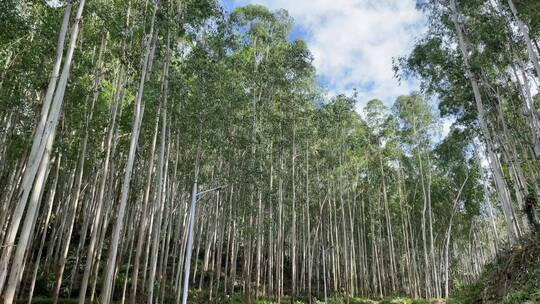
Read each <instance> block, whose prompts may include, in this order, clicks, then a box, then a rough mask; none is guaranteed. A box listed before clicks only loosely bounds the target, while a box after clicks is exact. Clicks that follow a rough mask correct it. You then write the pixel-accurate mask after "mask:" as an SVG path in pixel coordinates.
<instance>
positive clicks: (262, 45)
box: [0, 0, 540, 303]
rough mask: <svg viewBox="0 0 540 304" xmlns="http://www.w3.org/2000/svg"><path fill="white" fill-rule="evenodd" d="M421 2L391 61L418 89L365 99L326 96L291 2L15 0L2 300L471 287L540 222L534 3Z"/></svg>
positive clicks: (0, 101) (7, 11)
mask: <svg viewBox="0 0 540 304" xmlns="http://www.w3.org/2000/svg"><path fill="white" fill-rule="evenodd" d="M418 8H419V9H421V10H423V11H424V12H425V13H426V15H427V16H428V31H427V32H426V34H425V36H424V37H422V38H421V39H419V40H418V43H417V45H416V46H415V48H414V49H413V51H412V52H411V54H410V55H409V56H407V57H405V58H400V59H398V60H396V61H395V69H396V75H397V76H398V77H409V76H414V77H417V78H418V79H420V81H421V83H422V91H421V92H416V93H411V94H410V95H408V96H402V97H399V98H398V99H397V100H396V101H395V103H394V105H393V106H392V107H387V106H385V104H384V103H383V102H382V101H380V100H371V101H369V102H367V105H366V106H365V107H364V108H363V109H360V107H359V102H364V101H359V100H358V98H357V96H356V94H355V93H353V94H349V95H347V94H344V95H339V96H335V97H331V98H328V97H326V94H325V93H324V88H321V87H320V85H318V84H317V81H316V71H315V69H314V67H313V65H312V60H313V59H312V56H311V54H310V51H309V48H308V46H307V45H306V43H305V42H304V41H302V40H292V39H290V38H289V37H290V32H291V28H292V25H293V23H292V22H293V21H292V19H291V17H290V16H289V15H288V13H287V12H286V11H283V10H280V11H270V10H268V9H267V8H265V7H263V6H259V5H248V6H245V7H239V8H237V9H235V10H234V11H232V12H224V11H223V9H222V8H221V7H220V4H219V3H217V2H215V1H214V0H146V1H142V0H93V1H90V0H89V1H85V0H64V1H49V2H48V1H42V0H24V1H20V0H3V1H0V28H1V29H2V30H1V31H0V66H1V69H0V246H1V247H0V254H1V255H0V295H1V299H2V300H3V301H4V303H15V302H16V301H17V299H19V300H24V301H28V302H29V303H30V302H31V299H32V297H36V296H38V295H39V296H46V297H50V298H53V299H54V302H57V301H58V300H59V299H60V298H78V302H79V303H85V302H95V303H111V302H112V303H125V302H129V303H154V302H155V303H180V302H181V300H182V298H183V297H182V292H183V289H184V286H189V288H190V289H191V290H192V291H193V290H197V289H199V290H204V291H205V294H206V295H205V296H206V297H207V301H216V302H217V303H220V302H221V301H223V300H220V299H224V298H225V297H226V296H227V295H232V294H243V295H244V296H245V298H246V301H247V302H251V299H255V298H263V297H264V298H274V299H278V300H279V299H282V298H283V297H285V296H290V297H293V298H295V297H298V298H300V297H302V298H307V299H310V301H311V299H312V297H317V298H319V299H321V298H322V297H323V293H324V290H326V289H328V292H329V293H334V294H343V295H351V296H352V295H361V296H369V297H383V296H388V295H407V296H411V297H416V298H444V297H448V295H449V294H450V293H451V292H452V291H453V290H456V289H457V288H459V287H461V286H464V285H467V284H470V283H471V282H473V281H474V280H475V279H476V277H477V276H478V275H479V274H480V272H481V268H482V266H483V265H484V264H485V263H486V262H488V261H490V260H491V259H492V258H493V256H494V255H495V254H496V253H497V251H498V250H499V249H500V248H502V247H505V246H511V245H512V244H514V243H515V242H516V240H517V239H518V238H519V237H520V236H522V235H524V234H526V233H529V232H531V233H532V232H534V231H540V224H539V222H538V217H537V216H538V211H539V205H538V201H539V198H540V183H539V175H540V170H539V169H540V168H539V165H540V163H539V162H538V159H539V157H540V120H539V118H538V116H539V113H538V107H539V102H540V99H539V98H536V97H535V95H536V93H537V92H538V88H539V81H540V78H539V75H540V63H539V57H540V48H539V47H538V41H539V39H540V18H539V17H540V3H539V2H538V1H537V0H519V1H518V0H508V1H506V0H504V1H503V0H491V1H483V0H422V1H418ZM434 100H437V104H438V109H437V108H436V106H435V102H434ZM441 117H443V118H441ZM445 120H446V121H450V120H452V121H454V123H453V125H452V127H451V128H450V133H449V134H448V135H447V136H443V132H442V129H443V128H442V124H443V122H444V121H445ZM216 187H218V188H217V189H216ZM206 190H216V191H209V192H204V191H206ZM199 193H200V194H199ZM197 200H198V203H197V204H196V205H195V204H193V205H192V204H191V202H192V201H193V202H195V201H197ZM192 206H195V208H194V209H193V211H195V213H194V214H195V217H191V214H192V213H190V209H191V208H192ZM193 220H195V222H193V223H194V225H193V228H194V235H193V237H192V238H190V237H189V233H188V232H189V229H188V227H189V225H190V222H192V221H193ZM191 244H192V246H193V248H192V249H193V250H192V255H191V250H188V249H190V247H191V246H190V245H191ZM186 255H187V259H186ZM189 261H191V263H187V262H189ZM186 267H189V268H188V271H186V273H187V274H188V276H184V271H185V269H186ZM186 278H187V279H188V280H186Z"/></svg>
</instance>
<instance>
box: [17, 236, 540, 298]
mask: <svg viewBox="0 0 540 304" xmlns="http://www.w3.org/2000/svg"><path fill="white" fill-rule="evenodd" d="M201 293H204V291H202V292H201V291H200V292H193V293H191V294H190V297H193V298H192V299H191V300H190V301H189V302H190V303H197V304H199V303H208V300H205V299H204V296H203V295H201ZM454 297H455V298H453V299H451V300H419V299H408V298H399V297H396V298H388V299H383V300H370V299H365V298H351V299H349V301H346V300H345V299H343V298H337V297H331V298H329V299H328V303H329V304H345V303H347V304H477V303H478V304H480V303H482V304H540V236H528V237H525V238H523V239H522V240H521V241H520V243H519V244H517V245H516V246H514V247H513V248H512V249H507V250H504V251H502V252H501V253H500V254H499V255H498V257H497V259H495V260H494V261H493V262H492V263H491V264H488V265H487V266H486V267H485V269H484V272H483V274H482V275H481V277H480V279H479V280H478V282H477V283H475V284H473V285H471V286H468V287H466V288H464V289H463V290H461V291H458V292H457V293H456V294H455V295H454ZM27 302H28V301H20V302H18V303H25V304H26V303H27ZM32 303H34V304H49V303H53V302H52V300H51V299H48V298H36V299H34V301H32ZM59 303H61V304H73V303H77V301H76V300H75V299H65V300H60V301H59ZM215 303H220V304H242V303H245V301H244V298H243V297H242V296H241V295H237V296H233V297H231V298H229V299H226V300H218V301H217V302H215ZM275 303H277V302H274V301H269V300H254V301H253V304H275ZM281 303H284V304H289V303H293V302H292V300H290V299H282V300H281ZM316 303H320V304H322V303H324V301H321V300H319V301H318V302H316ZM294 304H304V302H302V301H295V302H294Z"/></svg>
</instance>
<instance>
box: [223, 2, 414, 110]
mask: <svg viewBox="0 0 540 304" xmlns="http://www.w3.org/2000/svg"><path fill="white" fill-rule="evenodd" d="M230 1H233V2H234V4H235V5H245V4H247V3H259V4H263V5H266V6H267V7H269V8H271V9H280V8H284V9H286V10H287V11H289V13H290V15H291V16H292V17H293V18H294V20H295V24H296V25H297V26H300V27H301V29H302V30H303V31H306V32H308V34H307V35H306V36H305V37H302V38H303V39H305V40H307V42H308V45H309V47H310V49H311V51H312V53H313V55H314V58H315V61H314V64H315V67H316V68H317V71H318V73H319V75H320V76H321V77H322V78H323V79H324V80H325V82H327V87H328V89H329V90H330V92H331V93H342V92H351V91H352V89H353V88H357V89H358V92H359V95H360V100H361V101H362V102H364V103H365V102H367V101H368V100H369V99H372V98H379V99H382V100H383V101H384V102H385V103H386V104H387V105H390V104H392V103H393V102H394V99H395V98H396V97H397V96H399V95H401V94H407V93H410V92H411V91H413V90H415V89H417V85H416V83H415V82H414V81H412V82H402V84H401V85H398V81H397V80H396V79H394V74H393V70H392V58H397V57H399V56H404V55H406V54H407V53H408V52H409V51H410V50H411V48H412V46H413V43H414V39H415V37H419V36H420V34H421V32H422V31H423V30H424V19H423V16H422V14H421V13H420V12H418V11H416V9H415V3H414V2H415V1H414V0H230Z"/></svg>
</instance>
